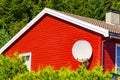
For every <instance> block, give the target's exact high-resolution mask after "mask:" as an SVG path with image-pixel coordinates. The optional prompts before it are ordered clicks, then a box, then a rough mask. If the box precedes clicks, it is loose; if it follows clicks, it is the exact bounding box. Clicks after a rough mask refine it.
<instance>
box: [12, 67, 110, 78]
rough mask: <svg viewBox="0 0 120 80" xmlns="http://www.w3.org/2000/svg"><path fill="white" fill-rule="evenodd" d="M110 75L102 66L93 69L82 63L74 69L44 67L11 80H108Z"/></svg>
mask: <svg viewBox="0 0 120 80" xmlns="http://www.w3.org/2000/svg"><path fill="white" fill-rule="evenodd" d="M111 77H112V75H111V74H110V73H109V72H103V69H102V67H99V66H98V67H96V68H94V69H93V70H87V69H86V67H85V66H84V65H82V66H80V67H79V68H78V69H77V70H76V71H74V70H71V69H69V68H65V67H63V68H61V69H60V70H54V69H53V67H50V66H48V67H46V68H44V69H43V70H39V71H38V72H34V71H31V72H26V73H23V74H19V75H17V76H15V77H14V79H13V80H110V79H111Z"/></svg>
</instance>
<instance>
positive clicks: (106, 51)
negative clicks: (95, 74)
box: [0, 8, 120, 71]
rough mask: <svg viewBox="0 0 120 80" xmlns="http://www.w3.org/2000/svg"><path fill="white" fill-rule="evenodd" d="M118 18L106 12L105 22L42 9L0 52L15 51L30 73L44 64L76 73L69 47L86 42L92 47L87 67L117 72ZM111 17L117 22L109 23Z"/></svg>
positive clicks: (119, 48) (119, 50)
mask: <svg viewBox="0 0 120 80" xmlns="http://www.w3.org/2000/svg"><path fill="white" fill-rule="evenodd" d="M118 16H119V14H118V13H115V12H108V13H107V16H106V17H107V19H106V21H107V23H105V22H102V21H99V20H94V19H90V18H86V17H81V16H77V15H73V14H69V13H63V12H59V11H55V10H51V9H48V8H45V9H44V10H42V11H41V12H40V13H39V14H38V15H37V16H36V17H35V18H34V19H33V20H31V21H30V22H29V23H28V24H27V25H26V26H25V27H24V28H23V29H22V30H20V31H19V32H18V33H17V34H16V35H15V36H14V37H13V38H12V39H11V40H10V41H9V42H8V43H6V44H5V45H4V46H3V47H2V48H1V49H0V53H1V54H4V55H12V54H13V52H15V51H16V50H17V51H18V52H19V53H20V55H21V56H26V64H27V67H28V69H32V70H37V69H38V67H39V66H46V65H52V66H54V68H55V69H59V68H60V67H62V66H71V68H72V69H74V70H75V69H77V68H78V66H79V64H80V63H79V62H78V61H76V60H75V59H74V58H73V56H72V46H73V44H74V43H75V42H76V41H78V40H86V41H88V42H89V43H90V44H91V46H92V57H91V58H90V60H89V63H90V64H89V68H93V67H94V66H96V65H101V66H103V67H104V69H105V70H112V69H113V68H115V70H116V71H118V70H119V69H120V26H119V25H117V24H119V23H117V22H120V21H119V18H118ZM113 17H115V18H116V17H117V18H118V20H114V19H113V21H112V18H113ZM108 23H110V24H108ZM86 50H87V49H86ZM83 55H84V54H83Z"/></svg>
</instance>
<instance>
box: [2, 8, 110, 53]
mask: <svg viewBox="0 0 120 80" xmlns="http://www.w3.org/2000/svg"><path fill="white" fill-rule="evenodd" d="M46 13H47V14H49V15H52V16H54V17H57V18H60V19H62V20H65V21H68V22H70V23H73V24H76V25H78V26H81V27H83V28H86V29H89V30H92V31H94V32H97V33H99V34H102V35H104V36H105V37H108V36H109V31H108V30H107V29H104V28H101V27H98V26H95V25H93V24H90V23H87V22H84V21H82V20H79V19H76V18H73V17H70V16H68V15H65V14H62V13H59V12H57V11H55V10H52V9H49V8H45V9H44V10H42V11H41V12H40V13H39V14H38V15H37V16H36V17H35V18H34V19H32V20H31V21H30V22H29V23H28V24H27V25H26V26H25V27H24V28H23V29H22V30H20V31H19V32H18V33H17V34H16V35H15V36H14V37H13V38H12V39H11V40H10V41H8V43H6V44H5V45H4V46H3V47H2V48H1V49H0V54H1V53H3V52H4V51H5V50H6V49H7V48H8V47H9V46H10V45H11V44H12V43H13V42H14V41H16V40H17V39H18V38H19V37H20V36H21V35H22V34H23V33H24V32H26V31H27V30H28V29H29V28H30V27H31V26H32V25H33V24H34V23H35V22H37V21H38V20H39V19H40V18H41V17H42V16H43V15H44V14H46Z"/></svg>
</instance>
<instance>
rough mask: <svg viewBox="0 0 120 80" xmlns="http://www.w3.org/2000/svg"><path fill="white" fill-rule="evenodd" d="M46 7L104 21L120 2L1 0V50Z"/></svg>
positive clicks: (117, 0)
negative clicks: (107, 13) (110, 9)
mask: <svg viewBox="0 0 120 80" xmlns="http://www.w3.org/2000/svg"><path fill="white" fill-rule="evenodd" d="M45 7H47V8H51V9H55V10H59V11H63V12H67V13H72V14H76V15H80V16H85V17H90V18H94V19H98V20H102V21H104V20H105V13H106V12H107V11H108V10H109V8H110V7H112V8H113V9H115V10H117V11H119V12H120V0H0V48H1V47H2V46H3V45H4V44H5V43H6V42H7V41H8V40H9V39H11V38H12V37H13V36H14V35H15V34H16V33H17V32H18V31H19V30H20V29H22V28H23V27H24V26H25V25H26V24H27V23H28V22H29V21H30V20H32V19H33V18H34V17H35V16H36V15H37V14H38V13H39V12H40V11H41V10H43V9H44V8H45Z"/></svg>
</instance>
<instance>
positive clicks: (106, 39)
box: [101, 37, 111, 68]
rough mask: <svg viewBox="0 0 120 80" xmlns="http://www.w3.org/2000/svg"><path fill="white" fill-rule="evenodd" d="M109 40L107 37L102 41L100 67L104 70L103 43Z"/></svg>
mask: <svg viewBox="0 0 120 80" xmlns="http://www.w3.org/2000/svg"><path fill="white" fill-rule="evenodd" d="M110 39H111V37H107V38H104V39H103V40H102V61H101V63H102V64H101V65H102V67H103V68H104V43H105V42H106V41H108V40H110Z"/></svg>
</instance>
